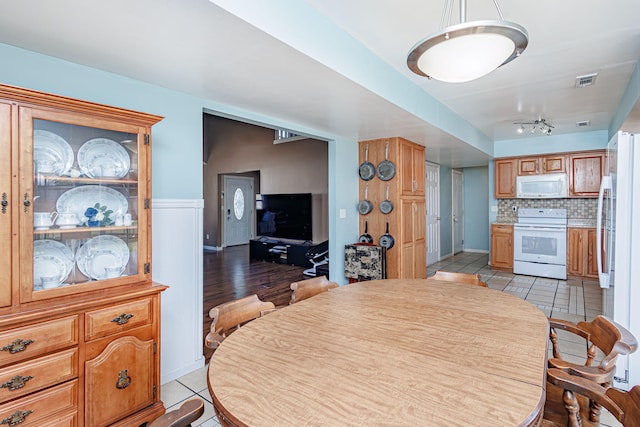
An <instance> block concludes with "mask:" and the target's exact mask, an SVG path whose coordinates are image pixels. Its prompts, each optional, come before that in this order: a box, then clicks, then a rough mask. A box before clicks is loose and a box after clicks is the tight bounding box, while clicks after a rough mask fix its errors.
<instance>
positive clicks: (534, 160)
mask: <svg viewBox="0 0 640 427" xmlns="http://www.w3.org/2000/svg"><path fill="white" fill-rule="evenodd" d="M566 171H567V156H566V155H564V154H553V155H548V156H540V157H521V158H518V175H539V174H546V173H563V172H566Z"/></svg>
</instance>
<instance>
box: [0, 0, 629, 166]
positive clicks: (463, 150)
mask: <svg viewBox="0 0 640 427" xmlns="http://www.w3.org/2000/svg"><path fill="white" fill-rule="evenodd" d="M212 1H213V2H215V3H219V4H223V3H225V1H224V0H222V1H216V0H212ZM236 1H237V0H236ZM247 1H248V0H247ZM254 1H255V5H256V7H258V6H259V7H263V6H262V4H263V2H260V1H257V0H254ZM291 2H294V3H304V4H306V5H307V6H309V7H310V8H311V10H313V11H314V13H316V14H320V15H321V16H323V17H325V18H328V19H329V20H330V21H332V22H333V23H334V24H335V25H337V26H338V27H339V28H341V29H342V31H344V32H345V33H346V34H348V35H350V36H351V37H352V38H353V39H355V40H357V41H358V42H360V43H361V44H362V45H364V46H365V47H366V48H367V49H368V50H370V51H371V52H373V53H374V54H375V55H377V56H378V57H379V58H381V59H382V60H383V61H384V62H386V63H387V64H389V65H390V66H391V67H392V68H393V69H394V70H396V72H397V73H398V75H400V76H402V77H403V78H404V79H406V80H407V81H409V82H411V83H412V84H413V85H415V88H416V90H424V91H425V92H426V93H428V94H429V95H430V96H432V97H434V98H435V99H437V100H438V101H440V102H441V103H443V104H444V105H445V106H447V107H448V108H450V109H451V110H453V112H455V113H456V114H457V115H458V116H460V117H461V119H462V120H464V121H466V122H468V123H470V124H471V125H472V126H473V127H474V128H476V129H477V130H479V131H480V132H481V133H482V134H484V135H486V137H487V138H488V139H489V140H511V139H517V138H519V135H518V134H517V133H516V132H515V130H516V126H514V125H513V124H512V123H513V122H514V121H528V120H534V119H538V118H545V119H547V121H548V122H550V123H551V124H553V125H554V126H555V129H554V131H553V132H554V134H556V135H557V134H564V133H574V132H579V131H593V130H606V129H608V127H609V124H610V121H611V119H612V117H613V114H614V113H615V111H616V110H617V108H618V105H619V103H620V99H621V96H622V94H623V93H624V91H625V89H626V87H627V84H628V81H629V77H630V75H631V73H632V72H633V70H634V67H635V64H636V62H637V61H638V58H640V18H639V17H640V1H638V0H616V1H614V2H604V1H588V2H585V1H577V0H562V1H557V0H537V1H535V2H534V1H530V0H511V1H504V0H503V1H502V2H500V6H501V8H502V12H503V14H504V17H505V19H506V20H509V21H514V22H517V23H518V24H520V25H522V26H524V27H525V28H526V29H527V31H528V32H529V36H530V42H529V46H528V48H527V50H526V51H525V52H524V54H523V55H522V56H521V57H520V58H518V59H516V60H515V61H513V62H512V63H510V64H507V65H505V66H504V67H501V68H499V69H498V70H496V71H495V72H493V73H491V74H489V75H488V76H485V77H483V78H480V79H478V80H476V81H473V82H468V83H462V84H449V83H442V82H438V81H435V80H427V79H425V78H422V77H419V76H416V75H414V74H412V73H411V72H410V71H409V70H408V68H407V67H406V55H407V53H408V51H409V49H410V48H411V47H412V46H413V45H414V44H415V43H417V42H418V41H419V40H421V39H422V38H424V37H426V36H428V35H429V34H431V33H433V32H436V31H437V30H438V29H439V26H440V21H441V14H442V8H443V6H444V0H421V1H418V0H402V1H389V0H271V1H270V2H269V3H268V6H269V7H273V8H276V9H277V8H282V10H283V11H284V10H286V7H287V4H288V3H291ZM245 3H247V2H246V1H245ZM249 4H251V3H249ZM297 19H302V20H304V19H305V17H304V16H302V17H299V18H297ZM480 19H498V15H497V12H496V10H495V8H494V6H493V2H492V1H491V0H469V1H468V4H467V20H480ZM453 23H457V12H456V11H454V21H453ZM303 24H304V22H303ZM280 25H282V26H286V25H287V21H286V20H284V19H283V21H282V22H281V23H280ZM322 36H323V35H321V34H319V35H318V37H322ZM0 43H5V44H9V45H14V46H17V47H21V48H24V49H27V50H31V51H35V52H40V53H43V54H46V55H50V56H53V57H57V58H61V59H65V60H68V61H71V62H75V63H78V64H82V65H87V66H90V67H93V68H97V69H102V70H105V71H109V72H112V73H116V74H120V75H123V76H127V77H130V78H133V79H136V80H141V81H146V82H149V83H152V84H155V85H159V86H163V87H166V88H170V89H174V90H177V91H180V92H184V93H187V94H191V95H194V96H198V97H200V98H204V99H208V100H212V101H215V102H217V103H220V104H228V105H232V106H235V107H239V108H243V109H246V110H250V111H253V112H255V113H257V114H263V115H266V116H268V117H273V118H275V119H277V120H282V121H285V122H291V123H299V124H300V125H301V126H304V127H305V128H308V129H317V130H318V131H319V132H320V133H325V134H327V135H343V136H347V137H351V138H357V139H368V138H376V137H385V136H394V135H400V136H404V137H406V138H409V139H411V140H414V141H416V142H418V143H421V144H424V145H426V146H427V154H428V155H430V157H431V158H432V159H433V160H434V161H436V162H439V163H443V164H448V165H451V166H454V167H459V166H473V165H478V164H486V161H487V159H489V158H490V154H491V153H490V152H489V153H487V152H486V151H487V150H480V149H477V148H474V147H472V146H470V145H467V144H465V143H464V142H463V141H461V139H464V138H458V137H454V136H451V135H449V134H448V133H447V132H443V131H442V130H441V129H439V127H438V126H434V125H433V123H430V122H429V120H425V119H424V117H417V116H416V115H414V114H412V113H411V112H409V111H407V108H403V106H401V105H397V103H394V102H392V101H391V100H387V99H385V98H384V97H382V96H380V95H378V94H376V93H375V92H374V91H372V90H370V88H368V87H367V85H366V83H365V82H355V81H353V80H352V79H350V78H348V77H346V76H345V75H343V74H341V73H339V72H336V71H335V70H334V69H333V68H331V67H329V66H326V65H323V60H322V58H310V57H309V56H306V55H305V54H303V53H301V51H300V50H296V49H294V48H293V47H291V46H290V45H288V44H287V43H285V42H283V41H281V40H279V39H278V38H276V37H273V36H270V35H269V34H266V33H265V32H264V31H262V30H261V29H258V28H256V27H254V26H252V25H250V24H248V23H247V22H246V21H244V20H243V19H240V18H239V17H237V16H235V15H233V14H231V13H229V12H227V11H226V10H225V9H223V8H221V7H220V6H218V5H216V4H214V3H212V2H210V1H207V0H135V1H131V0H111V1H107V2H105V1H98V0H56V1H55V2H52V1H50V0H22V1H12V2H10V1H5V2H3V5H2V14H0ZM362 66H363V67H366V66H367V64H363V65H362ZM334 68H335V67H334ZM44 71H46V70H44ZM594 72H595V73H598V77H597V81H596V85H594V86H591V87H587V88H583V89H576V88H574V83H575V78H576V77H577V76H579V75H584V74H589V73H594ZM582 120H589V121H591V126H590V127H588V128H581V129H578V128H577V127H576V125H575V123H576V122H577V121H582ZM293 130H296V129H293Z"/></svg>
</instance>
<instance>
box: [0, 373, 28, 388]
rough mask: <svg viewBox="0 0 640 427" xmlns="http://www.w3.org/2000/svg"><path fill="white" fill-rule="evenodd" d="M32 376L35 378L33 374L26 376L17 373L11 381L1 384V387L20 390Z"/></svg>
mask: <svg viewBox="0 0 640 427" xmlns="http://www.w3.org/2000/svg"><path fill="white" fill-rule="evenodd" d="M31 378H33V376H31V375H29V376H26V377H23V376H21V375H16V376H15V377H13V378H11V381H7V382H4V383H2V384H0V388H8V389H9V391H14V390H18V389H20V388H22V387H24V386H25V385H26V384H27V381H29V380H30V379H31Z"/></svg>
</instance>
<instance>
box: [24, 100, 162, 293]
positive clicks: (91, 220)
mask: <svg viewBox="0 0 640 427" xmlns="http://www.w3.org/2000/svg"><path fill="white" fill-rule="evenodd" d="M19 117H20V119H19V120H20V132H21V133H20V138H19V140H20V152H19V156H20V179H19V186H20V192H19V202H20V204H21V209H20V211H19V212H20V217H19V222H20V254H21V259H23V260H29V261H30V262H29V261H27V262H23V263H21V266H20V286H21V292H20V298H21V301H23V302H26V301H34V300H41V299H46V298H51V297H54V296H61V295H66V294H69V293H77V292H86V291H89V290H95V289H100V288H103V287H111V286H117V285H123V284H126V283H134V282H140V281H144V280H146V279H147V276H148V275H149V274H150V266H149V260H148V259H147V258H148V255H149V250H148V242H149V238H150V236H149V232H148V228H149V227H148V208H149V193H150V191H149V190H150V183H149V182H148V180H147V179H146V178H144V177H146V176H147V174H148V160H147V159H148V145H147V144H145V139H148V129H147V128H145V127H142V126H137V125H135V124H124V123H119V122H113V121H110V120H101V119H98V118H95V117H88V116H83V115H76V114H69V113H59V112H51V111H47V110H37V109H31V108H21V109H20V115H19ZM139 177H143V178H142V179H140V178H139Z"/></svg>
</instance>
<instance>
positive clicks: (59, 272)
mask: <svg viewBox="0 0 640 427" xmlns="http://www.w3.org/2000/svg"><path fill="white" fill-rule="evenodd" d="M72 268H73V253H72V252H71V249H69V248H68V247H67V246H65V245H64V244H62V243H60V242H58V241H55V240H48V239H45V240H36V241H34V242H33V285H34V286H41V284H42V279H43V278H49V279H51V278H54V277H55V278H57V281H58V283H62V282H64V281H65V280H67V277H69V273H71V269H72ZM45 280H46V279H45Z"/></svg>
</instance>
